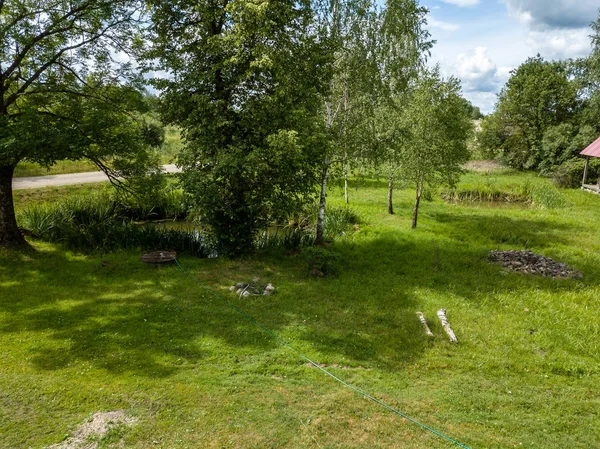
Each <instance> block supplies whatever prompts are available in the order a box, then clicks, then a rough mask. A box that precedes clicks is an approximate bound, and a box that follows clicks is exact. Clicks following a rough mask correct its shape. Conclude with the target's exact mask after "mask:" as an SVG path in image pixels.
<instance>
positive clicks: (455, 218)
mask: <svg viewBox="0 0 600 449" xmlns="http://www.w3.org/2000/svg"><path fill="white" fill-rule="evenodd" d="M430 216H432V217H433V218H434V219H436V220H437V223H436V224H435V226H438V227H440V228H441V232H440V234H442V236H443V237H440V239H436V238H432V234H431V233H423V234H419V230H417V231H416V232H415V233H413V234H410V235H408V234H400V233H396V232H393V231H386V232H383V233H382V234H380V235H381V236H380V237H378V238H375V239H370V240H369V239H365V240H359V243H353V242H352V241H350V240H344V241H341V242H339V243H337V244H335V245H334V249H336V250H337V251H339V252H341V254H342V256H343V261H342V269H341V270H340V275H339V276H338V277H337V278H329V279H320V280H314V279H310V278H308V277H306V276H305V275H303V274H300V272H301V271H302V269H301V268H299V267H300V265H302V263H303V262H302V261H301V257H298V258H297V259H293V258H292V259H285V260H282V259H277V258H275V259H272V260H271V259H268V260H264V261H260V264H262V265H265V266H270V267H272V271H273V272H274V273H275V272H276V273H278V275H279V276H280V279H281V280H282V282H283V283H284V287H283V288H281V289H279V290H278V292H277V294H276V295H275V296H273V297H268V298H263V297H257V298H250V299H247V300H241V299H240V298H237V297H236V296H235V295H232V296H225V297H224V299H225V300H227V301H231V302H232V303H233V304H235V305H236V307H239V308H241V309H242V310H244V311H245V312H246V313H248V314H249V315H251V316H253V317H255V318H256V319H257V321H258V322H259V323H261V324H262V325H264V326H265V327H267V328H268V329H270V330H272V331H273V332H275V333H276V334H278V335H281V336H282V337H284V338H286V339H287V340H289V341H290V343H291V344H292V346H294V347H296V348H297V349H298V350H300V351H301V352H303V353H305V354H306V355H308V356H309V357H314V358H315V360H316V361H318V362H320V363H330V364H333V363H338V364H347V365H351V366H355V365H364V366H372V367H378V368H379V369H382V370H397V369H401V368H402V367H404V366H406V364H409V363H414V361H415V360H417V359H418V358H419V357H421V356H422V355H423V354H424V352H425V351H426V350H427V348H428V345H430V344H431V343H430V342H429V341H428V340H427V339H426V338H424V336H423V330H422V329H421V325H420V323H419V322H418V320H417V319H416V317H415V312H416V311H417V310H419V309H420V308H421V307H422V306H423V304H422V302H421V301H422V300H421V297H420V296H419V294H416V293H415V291H417V290H419V289H420V290H422V291H426V292H429V293H428V294H430V295H434V296H437V297H439V298H446V297H447V295H448V294H451V295H456V296H459V297H462V298H465V299H466V300H467V301H471V300H472V301H475V300H477V299H476V298H475V297H474V295H473V294H474V292H478V293H479V294H478V296H477V298H481V297H482V295H483V296H485V295H489V296H490V297H494V295H495V294H496V293H497V292H499V291H506V290H507V289H508V288H509V287H510V288H513V287H515V286H516V287H517V288H519V287H523V288H531V287H536V288H543V289H548V290H552V291H561V290H566V289H568V288H569V287H570V285H571V284H570V282H571V281H564V282H563V281H555V280H551V279H544V278H539V277H533V276H523V275H510V276H511V277H510V278H507V276H499V275H498V274H499V273H500V272H501V271H502V270H501V268H500V267H498V266H495V265H490V264H488V263H487V252H488V251H489V250H490V249H494V247H495V246H496V245H497V244H500V243H505V244H507V245H508V244H511V245H512V244H513V243H512V242H509V241H503V240H502V239H503V237H502V236H504V235H507V234H506V233H514V235H515V240H514V245H515V247H516V249H521V248H523V246H524V243H528V245H529V246H535V247H544V246H548V245H549V244H550V243H552V244H556V243H557V242H558V243H560V242H563V241H566V239H564V237H563V236H561V234H563V233H565V232H567V231H572V229H566V226H557V225H556V224H554V223H549V222H546V221H543V220H540V221H535V220H525V219H516V218H507V217H503V216H498V217H494V218H493V219H490V217H484V216H478V215H476V214H463V215H455V214H445V213H440V212H435V211H433V212H432V213H431V214H430ZM445 227H449V228H451V229H445ZM557 231H558V232H557ZM448 235H450V238H448ZM511 235H513V234H511ZM471 240H474V242H472V241H471ZM106 259H107V260H108V261H109V263H108V264H104V265H103V264H101V259H100V258H97V257H89V258H86V257H75V256H72V255H69V254H68V253H65V252H63V251H60V250H58V249H57V250H54V251H50V250H48V251H43V252H39V253H36V254H25V255H19V254H16V253H15V254H12V255H11V254H9V255H6V254H3V255H0V261H1V262H2V263H1V264H0V314H3V315H4V317H3V319H2V321H1V322H0V334H4V335H11V338H12V341H14V340H15V339H19V338H20V337H17V336H16V335H17V334H22V335H23V336H25V337H26V339H28V341H29V343H27V344H28V346H26V347H24V348H21V350H23V351H24V352H26V353H27V355H30V356H31V357H30V363H33V365H34V366H35V367H37V368H38V369H40V370H57V369H62V368H65V367H68V366H70V365H72V364H73V363H79V362H87V363H90V364H92V365H94V366H95V367H98V368H102V369H106V370H107V371H109V372H114V373H120V372H131V373H135V374H137V375H142V376H147V377H166V376H170V375H173V374H175V373H177V372H178V371H180V370H183V369H188V368H189V367H190V366H194V365H195V364H198V363H202V362H203V361H205V360H206V361H207V363H212V362H211V361H213V360H216V359H219V358H220V357H222V356H224V355H229V354H231V353H235V354H242V355H243V354H254V353H257V352H263V351H272V350H273V349H274V348H276V347H277V346H278V343H277V342H276V341H274V339H273V338H272V337H271V336H269V335H268V334H267V333H265V332H264V331H263V330H262V329H261V328H259V327H258V326H256V325H255V324H253V323H252V322H250V321H248V320H247V319H245V318H243V317H241V316H240V315H239V314H237V313H236V312H235V311H234V310H232V309H231V308H230V307H228V306H227V305H226V304H224V303H223V302H221V301H220V300H219V299H217V298H216V297H215V296H213V295H211V294H210V293H208V292H207V291H206V290H204V289H202V288H201V287H200V286H198V285H197V284H196V283H195V282H194V281H193V280H192V279H190V278H189V277H188V276H186V275H185V274H184V273H183V272H181V271H180V270H179V269H178V268H177V267H174V266H171V267H164V268H159V269H154V268H149V267H147V266H143V265H142V264H141V263H140V262H139V259H138V258H137V256H134V255H132V254H131V253H117V254H113V255H109V256H107V257H106ZM255 262H256V261H255ZM565 262H570V261H565ZM183 263H184V266H185V267H186V268H187V269H188V270H189V272H190V273H191V274H192V275H193V276H194V277H196V276H198V277H199V278H204V279H209V281H208V282H213V285H214V283H215V280H217V281H216V282H220V283H223V282H224V280H225V281H226V282H232V281H234V282H235V281H237V280H239V279H237V280H235V279H227V278H228V277H230V276H232V274H227V273H222V272H221V270H220V269H221V266H220V265H219V264H220V263H221V262H219V261H207V260H204V261H199V260H193V259H184V261H183ZM249 265H250V266H251V268H250V269H254V268H256V267H254V268H252V262H249ZM255 265H258V264H255ZM590 270H593V276H592V277H591V279H594V278H597V269H593V268H592V267H590ZM594 270H595V271H594ZM224 295H226V294H224ZM222 296H223V295H222ZM434 302H435V301H434ZM440 305H443V304H440ZM12 335H15V336H14V337H12ZM32 340H35V342H36V343H35V344H33V343H31V341H32ZM9 341H11V340H9Z"/></svg>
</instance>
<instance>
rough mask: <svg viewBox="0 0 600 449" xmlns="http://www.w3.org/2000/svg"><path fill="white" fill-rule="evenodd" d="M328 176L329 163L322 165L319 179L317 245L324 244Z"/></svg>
mask: <svg viewBox="0 0 600 449" xmlns="http://www.w3.org/2000/svg"><path fill="white" fill-rule="evenodd" d="M328 176H329V161H328V160H325V162H324V163H323V174H322V177H321V195H320V197H319V213H318V216H317V245H323V244H325V237H324V229H323V223H324V222H325V203H326V202H327V178H328Z"/></svg>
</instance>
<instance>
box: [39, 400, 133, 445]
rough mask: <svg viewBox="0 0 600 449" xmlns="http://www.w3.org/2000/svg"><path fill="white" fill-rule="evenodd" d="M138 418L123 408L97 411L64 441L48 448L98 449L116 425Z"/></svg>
mask: <svg viewBox="0 0 600 449" xmlns="http://www.w3.org/2000/svg"><path fill="white" fill-rule="evenodd" d="M136 421H137V419H135V418H133V417H131V416H128V415H127V414H126V413H125V412H124V411H123V410H116V411H114V412H97V413H94V414H93V415H92V416H91V418H89V419H88V420H86V421H85V422H84V423H83V424H81V425H80V426H79V428H77V430H76V431H75V432H74V433H73V435H71V436H70V437H69V438H67V439H66V440H65V441H63V442H62V443H57V444H53V445H52V446H47V447H46V449H96V448H97V447H98V442H99V440H100V439H102V437H104V436H105V435H106V434H107V433H108V432H109V431H110V430H111V429H113V428H114V427H117V426H120V425H124V426H131V425H133V424H135V423H136Z"/></svg>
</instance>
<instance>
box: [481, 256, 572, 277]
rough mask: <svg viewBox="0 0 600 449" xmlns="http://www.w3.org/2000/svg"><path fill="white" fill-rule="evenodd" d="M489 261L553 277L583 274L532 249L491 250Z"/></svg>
mask: <svg viewBox="0 0 600 449" xmlns="http://www.w3.org/2000/svg"><path fill="white" fill-rule="evenodd" d="M489 261H490V262H495V263H499V264H500V265H502V267H504V268H506V269H507V270H511V271H517V272H520V273H530V274H537V275H542V276H546V277H551V278H559V277H560V278H581V277H583V274H582V273H580V272H579V271H576V270H574V269H572V268H570V267H568V266H567V265H566V264H564V263H558V262H556V261H554V260H552V259H551V258H549V257H545V256H543V255H541V254H534V253H533V252H532V251H515V250H508V251H491V252H490V254H489Z"/></svg>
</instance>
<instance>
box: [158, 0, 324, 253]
mask: <svg viewBox="0 0 600 449" xmlns="http://www.w3.org/2000/svg"><path fill="white" fill-rule="evenodd" d="M153 18H154V29H153V30H152V32H153V35H152V42H153V44H152V45H153V46H152V49H151V51H150V52H149V53H148V55H147V56H148V58H150V60H151V61H153V62H154V64H155V68H160V69H162V70H164V71H166V72H168V73H169V76H168V77H165V78H163V79H158V80H155V81H154V82H155V84H156V86H157V87H158V88H159V89H161V90H162V92H163V115H164V118H165V120H166V121H167V122H169V123H172V124H175V125H178V126H179V127H181V129H182V135H183V138H184V142H185V144H184V148H183V150H182V153H181V155H180V157H179V160H178V163H179V164H180V165H181V166H182V168H183V175H182V180H183V186H184V188H185V190H186V191H187V192H188V193H189V194H190V195H191V197H192V198H193V200H194V203H195V205H196V207H197V208H198V211H199V213H200V216H201V217H202V218H203V219H204V222H205V223H206V224H208V225H209V227H210V229H211V231H212V233H213V234H214V236H215V237H216V240H217V242H218V247H219V248H218V250H219V252H220V254H223V255H231V256H236V255H240V254H243V253H246V252H249V251H251V249H252V247H253V241H254V238H255V235H256V233H257V231H258V230H259V229H260V228H261V227H264V226H266V225H267V224H268V223H269V222H270V221H272V220H273V219H274V218H276V217H277V216H278V214H282V213H286V212H291V211H292V210H293V209H295V208H296V207H297V206H298V205H299V204H301V203H303V202H304V201H306V200H307V199H309V198H311V197H312V195H313V192H314V185H315V168H316V163H315V156H316V148H317V147H318V146H319V145H320V144H321V141H322V136H323V132H322V128H323V126H322V122H321V121H320V120H318V110H319V107H320V102H319V99H320V95H322V94H323V93H324V92H325V90H326V89H327V88H328V86H327V84H326V80H327V79H328V77H327V76H326V74H325V73H324V71H326V70H328V67H329V64H328V61H327V55H328V47H327V44H328V43H327V41H326V40H319V39H320V37H319V36H318V35H317V33H316V29H315V24H314V11H313V10H312V8H311V4H310V1H308V0H306V1H287V0H286V1H277V2H273V1H263V0H193V1H192V0H175V1H172V2H159V1H155V2H153Z"/></svg>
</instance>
